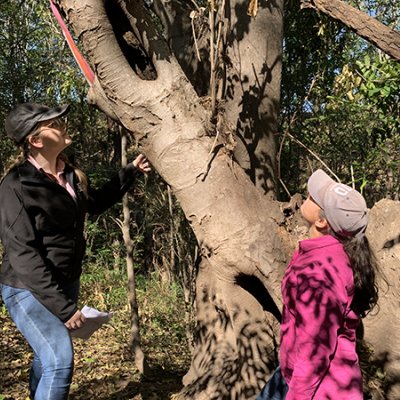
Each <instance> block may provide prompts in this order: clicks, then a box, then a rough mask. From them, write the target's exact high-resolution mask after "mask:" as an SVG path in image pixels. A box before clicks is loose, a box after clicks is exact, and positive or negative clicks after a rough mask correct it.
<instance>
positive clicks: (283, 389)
mask: <svg viewBox="0 0 400 400" xmlns="http://www.w3.org/2000/svg"><path fill="white" fill-rule="evenodd" d="M288 389H289V388H288V385H287V384H286V382H285V379H284V378H283V376H282V372H281V368H280V367H278V368H277V369H276V370H275V371H274V373H273V374H272V376H271V378H270V380H269V381H268V382H267V384H266V385H265V386H264V388H263V390H262V391H261V393H260V394H259V395H258V396H257V399H256V400H284V399H285V398H286V393H287V392H288Z"/></svg>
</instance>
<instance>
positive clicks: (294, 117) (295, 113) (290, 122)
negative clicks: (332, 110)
mask: <svg viewBox="0 0 400 400" xmlns="http://www.w3.org/2000/svg"><path fill="white" fill-rule="evenodd" d="M316 80H317V78H314V79H313V81H312V82H311V85H310V88H309V89H308V92H307V95H306V97H305V98H304V101H303V102H302V103H301V105H299V106H298V107H297V109H296V110H295V112H294V113H293V115H292V117H291V119H290V121H289V125H288V127H287V129H286V130H285V132H284V134H283V137H282V140H281V143H280V146H279V151H278V157H277V159H278V179H279V182H280V183H281V184H282V186H283V187H284V189H285V191H286V192H287V193H288V194H289V196H290V193H289V191H288V190H287V188H286V186H285V185H284V184H283V181H282V178H281V154H282V149H283V144H284V142H285V138H286V137H289V138H290V139H292V140H293V141H294V142H296V143H297V144H298V145H299V146H301V147H303V148H304V149H306V150H307V151H308V152H309V153H310V154H311V155H312V156H313V157H314V158H316V159H317V160H318V161H319V162H320V163H321V164H322V165H323V166H324V167H325V168H326V169H327V170H328V171H329V172H330V173H331V174H332V175H333V176H334V177H335V178H336V180H337V181H338V182H340V179H339V178H338V177H337V176H336V174H335V173H334V172H333V171H332V170H331V169H330V168H329V167H328V165H327V164H326V163H325V162H324V161H323V160H322V159H321V157H319V156H318V155H317V154H316V153H315V152H314V151H312V150H311V149H309V148H308V147H307V146H306V145H305V144H303V143H302V142H301V141H300V140H299V139H297V138H295V137H294V136H293V135H292V134H291V133H290V129H291V127H292V126H293V124H294V122H295V121H296V118H297V114H298V112H299V110H300V109H301V106H302V105H303V104H304V103H305V102H306V101H307V99H308V97H309V96H310V93H311V91H312V88H313V87H314V85H315V82H316Z"/></svg>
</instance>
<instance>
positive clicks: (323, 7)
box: [302, 0, 400, 60]
mask: <svg viewBox="0 0 400 400" xmlns="http://www.w3.org/2000/svg"><path fill="white" fill-rule="evenodd" d="M302 7H303V8H316V9H317V10H318V11H321V12H322V13H324V14H326V15H328V16H329V17H331V18H333V19H335V20H337V21H340V22H341V23H342V24H344V25H346V26H347V27H349V28H350V29H351V30H352V31H354V32H355V33H357V35H359V36H361V37H362V38H364V39H365V40H367V41H368V42H370V43H372V44H373V45H374V46H376V47H378V48H379V49H381V50H382V51H383V52H384V53H386V54H388V55H389V56H390V57H392V58H394V59H395V60H400V33H399V32H396V31H395V30H393V29H390V28H388V27H387V26H385V25H383V24H382V23H381V22H379V21H377V20H376V19H375V18H372V17H370V16H369V15H367V14H366V13H365V12H362V11H360V10H357V9H356V8H354V7H352V6H351V5H349V4H347V3H345V2H343V1H341V0H303V2H302Z"/></svg>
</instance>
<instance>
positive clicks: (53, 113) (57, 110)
mask: <svg viewBox="0 0 400 400" xmlns="http://www.w3.org/2000/svg"><path fill="white" fill-rule="evenodd" d="M69 108H70V105H69V104H65V105H63V106H58V107H54V108H50V110H49V111H47V112H45V113H44V114H42V116H41V117H40V118H39V119H38V120H37V121H38V122H42V121H47V120H49V119H54V118H58V117H62V116H63V115H65V114H67V113H68V112H69Z"/></svg>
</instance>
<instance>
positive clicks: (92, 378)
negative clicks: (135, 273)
mask: <svg viewBox="0 0 400 400" xmlns="http://www.w3.org/2000/svg"><path fill="white" fill-rule="evenodd" d="M125 331H126V332H125ZM128 333H129V329H128V328H127V329H126V330H119V329H115V328H114V327H113V326H108V325H107V326H103V327H102V328H101V329H100V330H99V331H97V332H96V333H95V334H94V335H93V336H92V337H91V338H90V339H89V340H87V341H83V340H81V339H74V344H75V373H74V377H73V383H72V386H71V392H70V399H71V400H89V399H96V400H100V399H107V400H111V399H126V400H128V399H134V400H164V399H165V400H166V399H170V398H171V396H172V397H173V394H174V393H177V392H178V391H179V390H180V388H181V386H182V384H181V380H182V376H183V374H184V373H185V371H186V368H187V366H186V364H187V362H188V359H187V358H186V355H185V353H186V351H181V352H179V351H176V350H178V349H165V351H161V352H158V353H155V352H154V351H152V355H150V356H149V358H148V362H149V364H150V367H151V368H152V375H151V376H150V377H147V378H144V377H142V376H141V375H140V374H139V372H138V371H137V369H136V368H135V365H134V362H133V361H132V359H131V356H130V354H129V351H128ZM145 351H146V349H145ZM174 353H176V354H178V355H177V356H175V355H174ZM30 360H31V352H30V349H29V347H28V345H27V344H26V343H25V341H24V339H23V337H22V336H21V335H20V333H19V332H18V331H17V330H16V329H15V326H14V324H13V323H12V321H11V320H10V319H9V318H8V316H7V315H6V314H5V313H4V312H3V313H0V400H26V399H29V397H28V383H27V382H28V376H29V366H30Z"/></svg>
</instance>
